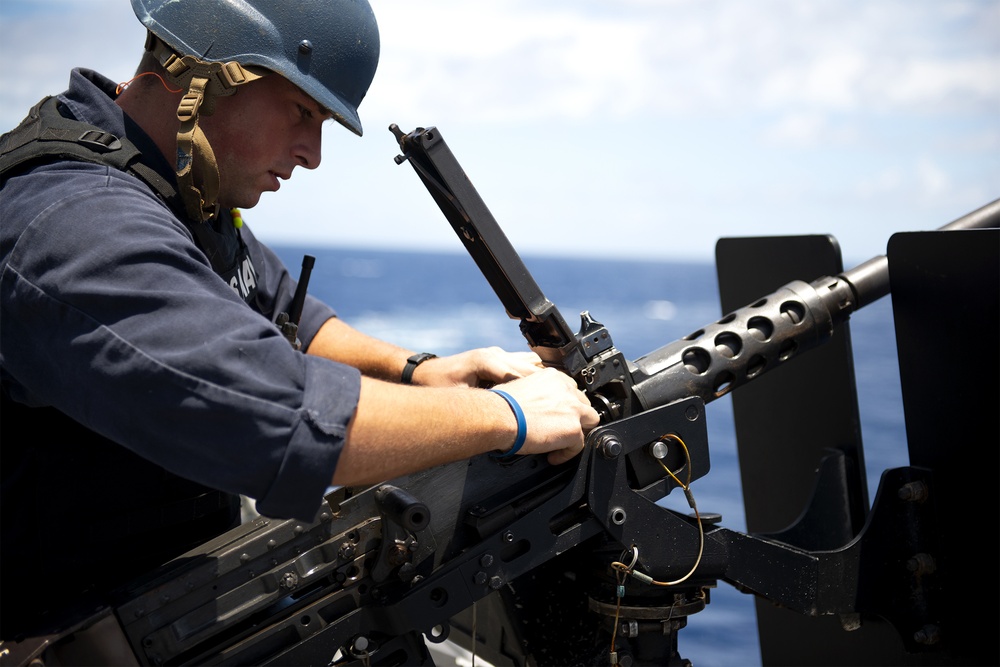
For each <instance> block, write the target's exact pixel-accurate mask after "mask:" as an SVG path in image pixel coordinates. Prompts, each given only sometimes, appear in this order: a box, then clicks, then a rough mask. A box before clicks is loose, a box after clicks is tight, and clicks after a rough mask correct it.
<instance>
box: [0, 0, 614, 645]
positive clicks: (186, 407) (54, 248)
mask: <svg viewBox="0 0 1000 667" xmlns="http://www.w3.org/2000/svg"><path fill="white" fill-rule="evenodd" d="M132 6H133V9H134V11H135V13H136V16H137V17H138V18H139V20H140V21H141V22H142V23H143V24H144V25H145V26H146V28H147V29H148V39H147V42H146V49H145V52H144V54H143V56H142V59H141V62H140V65H139V68H138V71H137V74H136V77H135V78H134V79H132V80H131V82H129V83H127V84H126V85H116V84H115V83H113V82H111V81H110V80H108V79H106V78H105V77H103V76H101V75H99V74H97V73H96V72H93V71H89V70H86V69H75V70H73V72H72V73H71V76H70V83H69V89H68V90H67V91H65V92H64V93H62V94H61V95H58V96H55V97H52V98H46V99H45V100H43V101H42V102H41V103H40V104H39V105H38V106H36V107H35V108H34V109H32V111H31V113H30V114H29V116H28V117H27V118H26V119H25V121H24V122H23V123H22V124H21V125H20V126H19V127H18V128H17V129H16V130H14V131H12V132H9V133H8V134H6V135H4V136H3V138H2V140H0V170H2V181H0V183H2V185H0V188H2V189H0V219H2V220H3V225H2V228H0V321H2V328H0V381H2V391H0V396H2V401H3V403H2V421H0V423H2V429H3V431H2V439H3V447H2V450H0V451H2V464H0V474H2V489H0V490H2V497H0V510H2V517H0V528H2V555H0V574H2V580H0V607H2V617H0V637H2V639H5V640H8V639H15V638H17V637H19V636H24V635H25V634H26V633H35V632H38V631H40V629H43V628H44V627H45V626H46V624H49V623H55V622H57V621H59V620H60V619H64V618H66V617H67V615H68V614H69V613H70V611H71V610H72V608H73V607H74V606H75V607H78V608H80V609H81V610H83V611H88V610H89V611H93V609H94V606H95V605H99V604H104V603H106V602H107V599H108V597H107V596H108V594H109V593H110V592H111V591H113V590H114V589H115V588H117V587H120V586H121V585H122V584H123V583H125V582H128V581H130V580H132V579H133V578H135V577H136V576H138V575H140V574H142V573H144V572H148V571H149V570H151V569H152V568H155V567H156V566H158V565H160V564H162V563H164V562H166V561H167V560H170V559H172V558H174V557H176V556H178V555H179V554H182V553H184V552H185V551H187V550H189V549H191V548H192V547H194V546H197V545H198V544H201V543H204V542H205V541H206V540H208V539H210V538H211V537H213V536H216V535H218V534H219V533H221V532H223V531H225V530H227V529H229V528H231V527H234V526H235V525H236V524H238V522H239V495H244V496H247V497H250V498H254V499H256V509H257V511H259V512H260V513H261V514H264V515H266V516H270V517H278V518H297V519H302V520H312V519H313V518H314V517H315V516H316V512H317V511H318V509H319V508H320V507H321V505H322V502H323V495H324V493H325V491H326V490H327V489H328V488H329V486H330V485H331V484H333V485H343V486H357V485H366V484H372V483H377V482H380V481H383V480H387V479H392V478H395V477H397V476H399V475H403V474H407V473H411V472H414V471H418V470H422V469H426V468H429V467H432V466H435V465H439V464H443V463H446V462H451V461H457V460H461V459H463V458H467V457H470V456H475V455H479V454H483V453H486V452H491V451H492V452H499V453H504V454H509V455H514V454H515V452H516V454H517V455H523V454H547V455H548V458H549V460H550V461H551V462H553V463H560V462H565V461H568V460H569V459H571V458H572V457H573V456H575V455H577V454H578V453H579V452H580V451H581V450H582V448H583V443H584V436H585V433H586V432H587V431H588V430H589V429H591V428H593V427H594V426H596V425H597V422H598V415H597V413H596V412H595V411H594V410H593V409H592V408H591V406H590V404H589V402H588V400H587V399H586V397H585V396H584V395H583V394H582V393H581V392H580V391H579V390H578V389H577V387H576V386H575V383H574V382H573V381H572V380H571V379H570V378H569V377H567V376H566V375H564V374H563V373H560V372H558V371H556V370H553V369H543V368H542V367H541V363H540V360H539V359H538V357H537V356H535V355H534V354H532V353H528V352H521V353H509V352H505V351H502V350H500V349H499V348H485V349H476V350H471V351H468V352H464V353H461V354H456V355H453V356H447V357H435V356H434V355H433V354H428V353H421V354H415V352H414V351H413V350H408V349H404V348H401V347H398V346H396V345H393V344H390V343H388V342H384V341H381V340H376V339H374V338H372V337H370V336H368V335H365V334H363V333H361V332H360V331H358V330H356V329H354V328H352V327H351V326H349V325H348V324H347V323H345V322H344V321H342V320H341V319H339V318H338V317H337V316H336V314H335V312H334V311H333V310H332V308H331V307H330V306H328V305H326V304H324V303H321V302H320V301H318V300H317V299H315V298H313V297H311V296H309V297H306V300H305V303H304V306H303V308H302V314H301V319H300V321H299V323H298V325H299V326H298V331H297V334H298V339H299V341H301V351H299V350H296V349H295V346H293V345H290V344H289V341H288V340H287V339H286V337H285V336H283V335H282V333H281V331H279V329H278V328H277V327H276V326H275V321H276V319H277V318H278V316H279V313H284V312H287V311H288V310H289V304H290V302H291V301H292V299H293V296H294V293H295V288H296V284H295V280H294V279H293V277H292V276H291V275H290V273H289V271H288V270H287V269H286V268H285V267H284V266H282V264H281V262H280V261H279V260H278V258H277V257H276V256H275V254H274V253H273V252H272V251H271V250H269V249H268V248H267V247H266V246H265V245H263V244H262V243H260V242H259V241H258V240H257V239H256V238H255V237H254V235H253V233H252V232H251V231H250V228H249V226H248V225H246V224H244V223H243V219H242V214H241V213H240V210H241V209H249V208H252V207H253V206H254V205H255V204H256V203H257V202H258V199H259V198H260V196H261V194H262V193H264V192H268V191H275V190H277V189H278V188H279V185H280V182H281V181H282V180H285V179H288V178H289V177H290V176H291V175H292V173H293V171H294V170H295V168H296V167H302V168H304V169H313V168H315V167H316V166H318V165H319V163H320V152H321V129H322V127H323V124H324V121H325V120H327V119H331V118H332V119H334V120H335V121H336V122H337V123H339V124H340V125H343V126H344V127H346V128H347V129H348V130H350V131H352V132H354V133H356V134H358V135H360V134H361V132H362V126H361V121H360V119H359V117H358V105H359V104H360V103H361V100H362V98H363V97H364V95H365V93H366V92H367V90H368V87H369V85H370V83H371V81H372V79H373V77H374V74H375V69H376V65H377V62H378V55H379V35H378V28H377V25H376V22H375V18H374V16H373V14H372V10H371V8H370V6H369V5H368V3H367V2H366V1H365V0H299V1H297V2H294V3H293V2H287V0H254V1H253V2H249V1H248V2H239V3H237V2H231V1H225V0H210V1H209V0H201V1H194V0H190V1H186V0H132ZM490 385H492V386H493V389H492V390H488V389H482V388H478V387H482V386H490Z"/></svg>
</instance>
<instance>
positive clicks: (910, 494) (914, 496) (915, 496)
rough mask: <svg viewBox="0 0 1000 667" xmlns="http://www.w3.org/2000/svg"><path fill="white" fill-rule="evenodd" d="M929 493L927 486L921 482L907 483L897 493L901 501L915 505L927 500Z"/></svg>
mask: <svg viewBox="0 0 1000 667" xmlns="http://www.w3.org/2000/svg"><path fill="white" fill-rule="evenodd" d="M928 493H929V491H928V489H927V485H926V484H924V483H923V482H921V481H919V480H918V481H916V482H907V483H906V484H904V485H903V486H902V487H900V489H899V491H898V492H897V493H896V495H897V496H899V499H900V500H906V501H908V502H913V503H922V502H923V501H925V500H927V495H928Z"/></svg>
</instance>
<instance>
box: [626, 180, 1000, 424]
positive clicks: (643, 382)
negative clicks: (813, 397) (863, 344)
mask: <svg viewBox="0 0 1000 667" xmlns="http://www.w3.org/2000/svg"><path fill="white" fill-rule="evenodd" d="M997 226H1000V199H997V200H995V201H993V202H991V203H989V204H986V205H985V206H983V207H981V208H979V209H977V210H975V211H973V212H971V213H969V214H967V215H964V216H962V217H961V218H958V219H957V220H954V221H952V222H950V223H949V224H947V225H945V226H943V227H941V228H940V229H939V230H938V231H951V230H959V229H975V228H985V227H997ZM888 293H889V261H888V258H887V257H886V256H885V255H880V256H878V257H874V258H872V259H870V260H868V261H866V262H864V263H862V264H860V265H858V266H856V267H855V268H853V269H850V270H848V271H844V272H843V273H841V274H839V275H837V276H832V277H822V278H818V279H816V280H814V281H812V282H811V283H806V282H803V281H793V282H791V283H788V284H787V285H785V286H783V287H781V288H779V289H778V290H776V291H775V292H773V293H771V294H769V295H768V296H765V297H763V298H760V299H758V300H756V301H755V302H753V303H752V304H750V305H748V306H744V307H743V308H740V309H739V310H736V311H734V312H732V313H730V314H728V315H726V316H725V317H723V318H722V319H721V320H718V321H717V322H714V323H713V324H710V325H708V326H706V327H704V328H702V329H699V330H698V331H696V332H694V333H692V334H690V335H689V336H686V337H684V338H682V339H680V340H678V341H675V342H673V343H669V344H668V345H665V346H663V347H661V348H659V349H658V350H655V351H653V352H651V353H649V354H647V355H645V356H643V357H642V358H640V359H637V360H636V361H635V368H634V369H632V380H633V383H634V384H633V387H632V389H633V391H634V393H635V394H636V396H637V397H638V399H639V401H640V403H641V404H642V407H643V409H649V408H653V407H656V406H659V405H664V404H666V403H670V402H673V401H675V400H678V399H681V398H686V397H688V396H699V397H700V398H701V399H702V400H703V401H705V402H706V403H708V402H709V401H711V400H714V399H716V398H718V397H720V396H722V395H724V394H726V393H728V392H729V391H731V390H732V389H734V388H736V387H738V386H740V385H742V384H744V383H746V382H748V381H750V380H752V379H754V378H756V377H758V376H759V375H761V374H762V373H764V372H765V371H767V370H770V369H773V368H776V367H777V366H779V365H780V364H782V363H784V362H786V361H788V360H790V359H792V358H793V357H796V356H798V355H799V354H801V353H802V352H804V351H806V350H808V349H811V348H814V347H816V346H818V345H820V344H822V343H823V342H825V341H826V340H827V339H828V338H829V337H830V336H831V335H832V334H833V331H834V328H835V327H836V326H837V325H838V324H840V323H841V322H844V321H846V320H847V319H848V317H849V316H850V315H851V314H852V313H853V312H854V311H856V310H858V309H859V308H861V307H863V306H865V305H868V304H870V303H872V302H874V301H876V300H878V299H880V298H882V297H883V296H885V295H886V294H888Z"/></svg>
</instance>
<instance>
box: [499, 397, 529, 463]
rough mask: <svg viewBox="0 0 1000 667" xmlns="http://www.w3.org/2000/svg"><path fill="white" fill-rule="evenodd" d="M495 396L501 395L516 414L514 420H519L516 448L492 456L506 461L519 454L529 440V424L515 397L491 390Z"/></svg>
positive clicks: (515, 439) (515, 440) (515, 441)
mask: <svg viewBox="0 0 1000 667" xmlns="http://www.w3.org/2000/svg"><path fill="white" fill-rule="evenodd" d="M490 391H492V392H493V393H494V394H498V395H500V396H501V397H502V398H503V400H505V401H507V405H509V406H510V409H511V410H513V412H514V418H515V419H517V437H516V438H514V446H513V447H511V448H510V449H508V450H507V451H506V452H504V453H503V454H490V456H492V457H493V458H495V459H505V458H507V457H509V456H514V454H517V452H518V450H520V449H521V446H522V445H524V441H525V440H526V439H527V438H528V422H527V421H525V419H524V411H523V410H521V406H520V405H518V404H517V401H515V400H514V397H513V396H511V395H510V394H508V393H507V392H505V391H500V390H499V389H490Z"/></svg>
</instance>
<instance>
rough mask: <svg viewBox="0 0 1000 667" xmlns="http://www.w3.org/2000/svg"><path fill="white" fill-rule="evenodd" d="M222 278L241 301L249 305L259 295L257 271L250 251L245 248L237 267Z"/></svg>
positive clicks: (238, 258) (237, 261)
mask: <svg viewBox="0 0 1000 667" xmlns="http://www.w3.org/2000/svg"><path fill="white" fill-rule="evenodd" d="M222 278H223V279H224V280H225V281H226V282H227V283H228V284H229V286H230V287H232V288H233V291H234V292H236V294H237V295H238V296H239V297H240V298H241V299H243V300H244V301H245V302H247V303H248V304H249V303H252V302H253V299H254V298H255V297H256V295H257V269H256V268H254V265H253V260H252V259H251V258H250V251H249V249H247V248H246V247H244V248H243V252H241V253H240V255H239V257H237V260H236V265H235V266H234V267H233V268H232V269H230V270H229V271H228V272H226V273H225V274H223V276H222Z"/></svg>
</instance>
